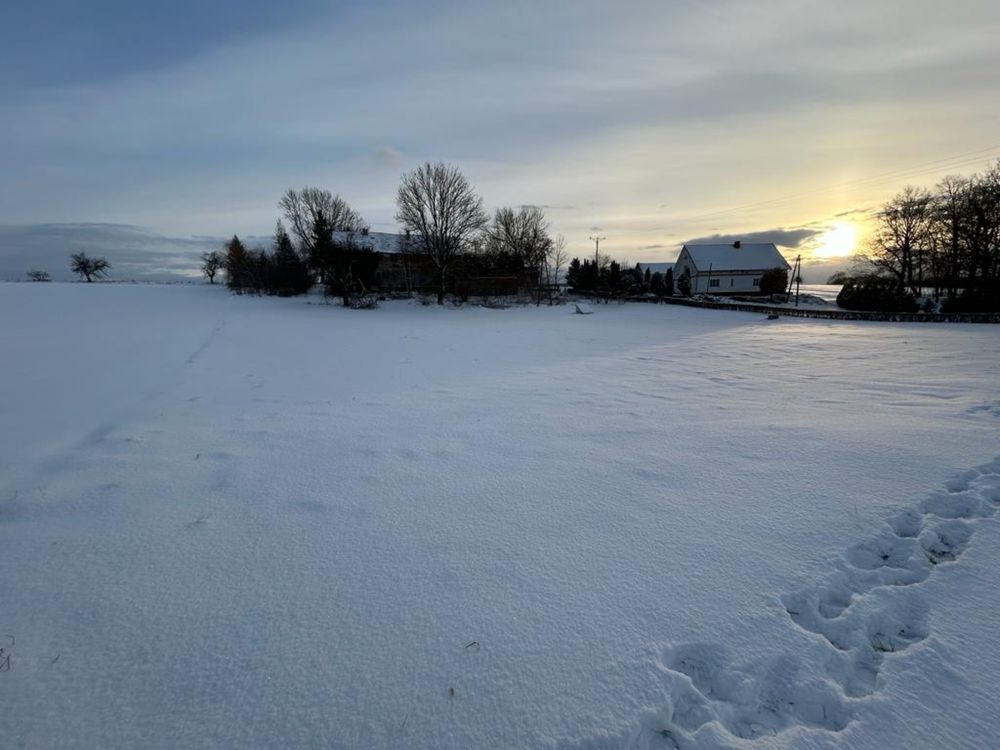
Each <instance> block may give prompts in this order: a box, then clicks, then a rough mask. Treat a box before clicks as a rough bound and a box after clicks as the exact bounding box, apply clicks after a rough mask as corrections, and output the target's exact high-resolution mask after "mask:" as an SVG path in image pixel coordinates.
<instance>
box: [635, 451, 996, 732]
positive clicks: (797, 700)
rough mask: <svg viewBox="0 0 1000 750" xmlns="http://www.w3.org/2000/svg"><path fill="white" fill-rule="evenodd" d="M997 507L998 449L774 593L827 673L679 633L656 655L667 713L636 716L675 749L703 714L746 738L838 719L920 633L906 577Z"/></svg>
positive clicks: (923, 608) (829, 726) (953, 550)
mask: <svg viewBox="0 0 1000 750" xmlns="http://www.w3.org/2000/svg"><path fill="white" fill-rule="evenodd" d="M997 506H1000V458H998V459H995V460H994V461H993V462H991V463H989V464H986V465H984V466H980V467H978V468H975V469H971V470H969V471H966V472H963V473H962V474H959V475H957V476H955V477H953V478H952V479H950V480H948V482H946V483H945V485H944V488H943V489H942V490H937V491H934V492H932V493H931V494H930V495H928V496H927V497H926V498H925V499H924V500H923V501H922V502H920V503H918V504H917V505H916V507H913V508H908V509H905V510H902V511H900V512H898V513H896V514H895V515H893V516H890V517H889V518H888V519H887V521H886V525H885V527H884V528H883V529H882V530H881V531H879V532H878V533H876V534H875V535H873V536H872V537H870V538H868V539H864V540H862V541H860V542H858V543H857V544H855V545H853V546H851V547H850V548H848V549H847V550H846V551H845V552H844V554H843V555H842V558H841V560H840V561H839V563H838V564H837V565H836V569H835V570H834V571H833V572H832V573H831V574H830V575H829V576H828V577H827V578H826V579H824V580H823V581H822V582H820V583H818V584H817V585H814V586H812V587H809V588H805V589H802V590H800V591H796V592H793V593H789V594H786V595H784V596H782V597H781V601H782V603H783V604H784V606H785V609H786V611H787V612H788V616H789V618H790V619H791V621H792V623H794V624H795V626H797V627H798V628H800V629H801V630H802V631H804V632H806V633H808V634H810V636H812V637H816V638H820V639H822V641H823V642H825V644H826V646H828V647H829V658H828V659H827V660H826V663H825V664H824V665H823V667H824V669H823V671H824V672H825V675H826V677H827V678H829V679H828V680H823V679H820V678H816V677H810V676H808V675H804V674H802V670H801V667H802V662H801V660H799V659H797V658H796V657H794V656H791V655H785V656H782V657H779V658H776V659H771V660H764V661H758V662H756V663H750V664H744V665H740V664H735V663H734V662H733V661H732V660H731V658H730V657H729V655H728V653H727V652H726V650H725V648H724V647H722V646H720V645H716V644H711V643H690V644H680V645H676V646H673V647H670V648H668V649H667V650H666V652H665V653H664V655H663V657H662V659H661V662H660V663H659V664H658V666H659V668H660V669H661V671H662V672H663V673H664V674H665V676H666V678H667V680H668V681H669V688H670V690H669V694H670V698H669V705H668V706H667V710H666V714H665V715H666V718H667V721H666V723H665V724H664V723H663V722H662V721H661V722H660V723H655V722H656V719H655V718H651V717H646V718H645V719H644V720H643V724H644V726H645V727H646V728H647V729H649V730H650V731H653V732H655V733H657V734H659V735H661V736H662V737H663V738H664V740H665V741H666V744H665V745H664V746H665V747H674V748H678V749H679V750H686V748H691V747H696V746H698V745H699V744H701V743H700V741H699V738H698V735H699V733H700V732H702V731H703V729H704V728H705V727H707V726H709V725H711V724H716V725H718V726H719V727H721V728H722V729H723V730H724V731H725V732H726V733H728V734H729V735H732V736H734V737H739V738H741V739H744V740H752V739H756V738H758V737H763V736H769V735H773V734H777V733H779V732H782V731H784V730H787V729H790V728H793V727H809V728H815V729H821V730H826V731H830V732H838V731H841V730H843V729H844V728H845V727H847V725H848V724H849V723H850V722H851V720H852V700H862V699H864V698H865V697H867V696H870V695H872V694H873V693H875V692H877V691H878V690H879V688H880V672H881V669H882V665H883V663H884V661H885V659H886V658H889V657H890V655H892V654H898V653H900V652H903V651H905V650H906V649H908V648H909V647H910V646H912V645H914V644H916V643H919V642H921V641H923V640H924V639H926V638H927V637H928V636H929V635H930V627H929V613H930V612H929V610H930V607H929V604H928V602H927V600H926V597H925V596H924V595H923V594H922V593H921V591H920V587H919V586H915V585H914V584H919V583H920V582H922V581H925V580H926V579H927V578H928V577H929V576H930V575H932V574H933V572H934V571H935V570H936V569H937V568H938V567H940V566H941V565H943V564H946V563H951V562H954V561H956V560H958V559H959V558H960V557H961V555H962V553H963V552H964V550H965V549H966V547H967V546H968V544H969V542H970V540H971V538H972V535H973V531H974V529H975V524H976V522H977V520H979V519H983V518H987V517H990V516H992V515H994V514H995V513H996V510H997ZM660 715H661V716H662V714H660Z"/></svg>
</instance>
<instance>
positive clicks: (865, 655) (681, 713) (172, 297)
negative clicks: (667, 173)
mask: <svg viewBox="0 0 1000 750" xmlns="http://www.w3.org/2000/svg"><path fill="white" fill-rule="evenodd" d="M0 321H2V322H0V351H2V352H3V356H4V367H3V370H2V374H0V409H2V411H0V424H2V425H3V430H2V431H0V457H2V458H0V461H2V466H0V468H2V472H0V649H2V651H0V707H2V710H0V745H2V746H3V747H4V748H8V747H9V748H50V747H82V748H91V747H149V748H159V747H164V748H166V747H185V748H189V747H190V748H200V747H206V748H207V747H294V748H299V747H302V748H304V747H337V748H399V747H407V748H550V749H552V750H567V749H570V748H681V749H682V750H689V749H691V748H841V747H850V748H862V749H866V748H870V749H872V750H874V749H875V748H910V747H948V748H982V747H989V746H991V744H992V743H993V741H994V739H995V738H996V737H998V736H1000V714H998V712H997V711H996V707H995V696H996V694H997V693H998V692H1000V639H997V638H996V637H995V632H996V624H997V621H998V615H1000V587H998V586H996V570H997V562H998V559H1000V527H998V523H997V521H998V516H997V512H996V511H997V507H998V505H1000V461H998V460H997V458H996V457H997V455H998V454H1000V439H998V438H1000V433H998V430H1000V407H998V404H1000V381H998V380H997V377H996V373H997V371H998V365H1000V361H998V359H1000V354H998V352H1000V346H998V344H1000V330H998V329H996V328H995V327H991V326H971V325H970V326H963V325H948V326H940V325H935V326H922V325H919V324H895V325H893V324H882V323H860V322H847V321H817V320H808V319H784V318H783V319H781V320H779V321H772V322H766V321H764V320H763V319H758V317H756V316H749V315H745V314H741V313H731V312H726V311H715V310H701V309H691V308H684V307H675V306H666V305H601V306H599V307H597V308H596V309H595V310H594V314H593V315H588V316H581V315H575V314H574V313H573V308H572V306H571V305H567V306H564V307H552V308H548V307H541V308H534V307H529V308H513V309H508V310H489V309H481V308H469V307H465V308H462V309H451V308H448V307H445V308H438V307H436V306H430V307H423V306H420V305H419V304H410V303H407V302H398V303H387V304H384V305H382V307H381V308H379V309H378V310H374V311H352V310H347V309H343V308H341V307H339V306H336V305H326V304H320V300H319V299H318V298H312V299H309V300H304V299H289V300H282V299H263V298H253V297H232V296H230V295H228V294H227V293H226V292H225V290H224V289H220V288H217V287H208V286H203V287H194V286H174V287H158V286H129V285H103V284H58V283H54V284H45V285H41V284H6V285H0Z"/></svg>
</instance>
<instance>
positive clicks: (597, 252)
mask: <svg viewBox="0 0 1000 750" xmlns="http://www.w3.org/2000/svg"><path fill="white" fill-rule="evenodd" d="M590 239H592V240H593V241H594V267H595V268H600V267H601V263H600V260H601V256H600V249H601V240H606V239H607V237H591V238H590Z"/></svg>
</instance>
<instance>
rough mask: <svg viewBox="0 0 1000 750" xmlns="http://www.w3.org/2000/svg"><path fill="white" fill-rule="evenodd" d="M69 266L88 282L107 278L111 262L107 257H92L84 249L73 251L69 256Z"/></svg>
mask: <svg viewBox="0 0 1000 750" xmlns="http://www.w3.org/2000/svg"><path fill="white" fill-rule="evenodd" d="M69 267H70V270H71V271H73V273H75V274H76V275H77V276H79V277H80V278H81V279H86V280H87V281H88V282H90V281H93V280H94V279H95V278H96V279H102V278H106V277H107V275H108V271H109V270H111V264H110V263H108V261H107V259H105V258H90V257H88V256H87V254H86V253H85V252H83V251H80V252H78V253H73V254H72V255H71V256H69Z"/></svg>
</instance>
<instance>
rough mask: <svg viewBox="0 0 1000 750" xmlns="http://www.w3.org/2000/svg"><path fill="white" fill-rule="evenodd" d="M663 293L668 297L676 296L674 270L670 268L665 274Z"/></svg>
mask: <svg viewBox="0 0 1000 750" xmlns="http://www.w3.org/2000/svg"><path fill="white" fill-rule="evenodd" d="M663 293H664V294H665V295H667V296H668V297H673V296H674V269H673V268H668V269H667V272H666V273H665V274H663Z"/></svg>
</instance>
